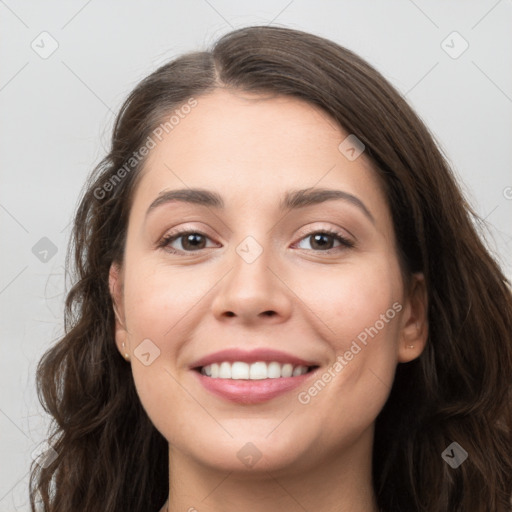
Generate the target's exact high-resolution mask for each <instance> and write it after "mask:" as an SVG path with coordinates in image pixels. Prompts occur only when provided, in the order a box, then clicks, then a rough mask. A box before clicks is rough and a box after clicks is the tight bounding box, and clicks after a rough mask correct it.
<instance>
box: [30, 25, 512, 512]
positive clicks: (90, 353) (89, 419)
mask: <svg viewBox="0 0 512 512" xmlns="http://www.w3.org/2000/svg"><path fill="white" fill-rule="evenodd" d="M217 87H227V88H230V89H238V90H243V91H248V92H255V93H270V94H276V95H290V96H294V97H296V98H301V99H302V100H304V101H306V102H310V103H311V104H314V105H316V106H319V107H321V108H322V109H323V110H324V111H325V112H326V113H328V114H329V115H330V116H332V117H333V118H334V119H335V120H336V121H337V122H338V123H339V125H340V127H342V128H343V129H344V130H345V131H346V132H348V133H351V134H355V135H356V136H357V137H358V138H359V139H360V140H361V141H362V142H363V143H364V145H365V147H366V149H365V153H366V155H367V156H368V157H369V158H370V160H371V162H372V164H373V167H374V169H375V172H376V173H377V174H378V175H379V176H380V177H381V179H382V182H383V184H384V189H385V192H386V195H387V199H388V202H389V206H390V209H391V213H392V218H393V222H394V229H395V232H396V236H397V240H398V251H399V257H400V262H401V266H402V271H403V272H404V274H405V275H410V274H411V273H412V272H418V271H421V272H423V273H424V275H425V279H426V283H427V288H428V297H429V311H428V320H429V338H428V342H427V346H426V348H425V350H424V352H423V353H422V355H421V356H420V357H419V358H417V359H416V360H414V361H412V362H410V363H407V364H399V365H398V367H397V371H396V375H395V381H394V384H393V388H392V390H391V394H390V396H389V398H388V401H387V402H386V404H385V406H384V408H383V410H382V411H381V413H380V414H379V416H378V417H377V421H376V428H375V442H374V452H373V484H374V489H375V492H376V496H377V502H378V504H379V507H380V508H381V509H382V510H384V511H386V512H414V511H425V512H434V511H435V512H463V511H464V512H469V511H471V512H480V511H482V512H483V511H485V512H504V511H510V510H512V506H511V495H512V453H511V447H512V297H511V291H510V288H509V285H508V283H507V281H506V279H505V277H504V275H503V273H502V271H501V270H500V268H499V266H498V265H497V263H496V262H495V260H494V259H493V257H492V256H491V255H490V254H489V252H488V250H487V249H486V248H485V246H484V244H483V243H482V241H481V239H480V237H479V235H478V231H477V229H476V227H475V226H476V225H477V224H478V223H479V219H478V217H477V215H476V214H475V212H474V211H473V210H472V209H471V207H470V206H469V205H468V204H467V202H466V200H465V199H464V197H463V196H462V194H461V192H460V190H459V188H458V186H457V184H456V181H455V179H454V176H453V174H452V172H451V170H450V168H449V166H448V164H447V162H446V160H445V158H444V157H443V155H442V153H441V151H440V150H439V149H438V146H437V145H436V142H435V140H434V138H433V136H432V135H431V134H430V132H429V131H428V129H427V128H426V127H425V126H424V124H423V123H422V121H421V120H420V119H419V118H418V116H417V115H416V114H415V113H414V112H413V110H412V109H411V108H410V107H409V106H408V104H407V103H406V101H405V100H404V99H403V98H402V97H401V95H400V94H399V93H398V92H397V91H396V90H395V89H394V88H393V87H392V86H391V85H390V84H389V83H388V82H387V81H386V80H385V79H384V78H383V76H382V75H381V74H379V73H378V72H377V71H376V70H375V69H374V68H373V67H371V66H370V65H369V64H368V63H366V62H365V61H364V60H362V59H361V58H359V57H358V56H357V55H355V54H354V53H352V52H351V51H349V50H347V49H345V48H343V47H341V46H339V45H337V44H335V43H334V42H331V41H329V40H326V39H323V38H320V37H318V36H315V35H312V34H308V33H305V32H301V31H297V30H291V29H287V28H281V27H273V26H253V27H246V28H242V29H239V30H235V31H233V32H230V33H229V34H227V35H225V36H223V37H222V38H221V39H220V40H219V41H217V42H216V44H215V45H214V46H213V48H212V49H211V51H204V52H193V53H188V54H185V55H183V56H180V57H179V58H177V59H175V60H173V61H171V62H169V63H167V64H165V65H163V66H161V67H160V68H159V69H157V70H156V71H155V72H154V73H152V74H151V75H150V76H148V77H147V78H145V79H144V80H142V81H141V82H140V83H139V85H138V86H137V87H136V88H135V89H134V90H133V92H132V93H131V94H130V95H129V97H128V98H127V100H126V101H125V103H124V104H123V106H122V108H121V110H120V113H119V115H118V117H117V120H116V123H115V126H114V130H113V136H112V147H111V149H110V152H109V154H108V155H107V156H106V157H105V158H104V159H103V160H102V161H101V162H100V163H99V165H98V166H97V167H96V168H95V169H94V171H93V173H92V175H91V176H90V179H89V181H88V183H87V185H86V189H85V191H84V193H83V196H82V199H81V202H80V204H79V206H78V209H77V212H76V216H75V221H74V228H73V235H72V240H71V244H70V249H69V253H68V265H69V268H72V269H73V270H74V272H75V284H74V286H73V287H72V288H71V290H70V291H69V293H68V295H67V300H66V312H65V335H64V337H63V338H62V339H61V340H60V341H59V342H58V343H57V344H56V345H55V346H53V347H52V348H51V349H49V350H48V351H47V352H46V353H45V354H44V356H43V357H42V359H41V361H40V362H39V365H38V369H37V390H38V395H39V400H40V401H41V403H42V405H43V407H44V409H45V410H46V411H47V412H48V413H49V414H50V415H51V416H52V417H53V421H52V425H51V428H52V431H51V433H50V436H49V439H48V442H49V443H50V445H51V446H52V447H53V449H54V450H55V452H56V453H57V457H56V458H55V460H53V461H52V462H51V463H49V464H48V465H46V467H44V465H43V464H41V465H39V464H36V463H35V462H33V463H32V467H31V479H30V494H31V506H32V511H34V510H35V502H36V500H38V501H40V502H41V503H43V507H44V508H42V509H41V510H44V511H45V512H69V511H71V510H80V511H81V512H97V511H98V510H102V511H103V512H121V511H123V512H124V511H126V510H130V511H132V512H148V511H156V510H158V509H159V507H161V506H162V504H163V503H164V502H165V500H166V498H167V495H168V491H169V489H168V476H169V475H168V444H167V441H166V439H165V438H164V437H163V436H162V435H161V434H160V433H159V432H158V431H157V430H156V428H155V427H154V426H153V425H152V423H151V421H150V420H149V418H148V417H147V415H146V413H145V411H144V409H143V407H142V405H141V403H140V400H139V398H138V395H137V393H136V389H135V386H134V382H133V378H132V375H131V369H130V365H128V364H127V363H126V362H125V361H124V360H123V358H122V357H120V354H119V352H118V351H117V348H116V345H115V343H114V313H113V308H112V300H111V296H110V293H109V288H108V273H109V268H110V265H111V263H112V262H122V260H123V250H124V241H125V236H126V230H127V221H128V213H129V210H130V206H131V201H132V197H133V193H134V189H135V187H136V184H137V176H138V175H139V173H140V169H141V168H142V166H143V165H144V162H145V158H141V159H140V160H138V159H135V160H133V161H132V160H131V159H132V158H134V157H133V155H134V154H135V153H137V152H138V151H139V149H140V148H141V147H142V146H143V145H144V144H147V141H148V137H153V138H154V136H155V133H158V132H155V129H157V127H158V126H159V125H160V124H161V123H162V122H163V121H164V120H165V119H167V118H169V116H172V115H173V112H176V111H178V109H180V107H181V106H183V105H186V104H187V102H189V101H190V99H191V98H195V99H198V100H199V101H200V96H201V94H204V93H207V92H210V91H212V90H213V89H215V88H217ZM168 128H169V127H168ZM137 154H139V153H137ZM127 162H131V163H130V165H127ZM121 169H124V172H121V171H120V170H121ZM107 184H109V185H107ZM453 442H456V443H458V445H460V446H461V447H462V448H463V449H464V450H465V451H466V452H467V453H468V458H467V460H465V461H464V462H463V463H462V464H461V465H459V466H458V467H457V468H453V467H451V466H450V465H449V464H447V462H446V461H445V460H444V459H443V456H442V454H443V452H444V451H445V449H446V448H447V447H449V446H450V445H451V443H453Z"/></svg>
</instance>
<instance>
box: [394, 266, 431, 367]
mask: <svg viewBox="0 0 512 512" xmlns="http://www.w3.org/2000/svg"><path fill="white" fill-rule="evenodd" d="M427 339H428V293H427V286H426V282H425V277H424V275H423V274H422V273H417V274H414V275H413V277H412V281H411V286H410V288H409V292H408V297H407V301H406V307H405V308H404V313H403V317H402V328H401V331H400V339H399V345H398V361H399V362H400V363H408V362H409V361H412V360H414V359H416V358H417V357H419V356H420V355H421V353H422V352H423V350H424V349H425V346H426V344H427Z"/></svg>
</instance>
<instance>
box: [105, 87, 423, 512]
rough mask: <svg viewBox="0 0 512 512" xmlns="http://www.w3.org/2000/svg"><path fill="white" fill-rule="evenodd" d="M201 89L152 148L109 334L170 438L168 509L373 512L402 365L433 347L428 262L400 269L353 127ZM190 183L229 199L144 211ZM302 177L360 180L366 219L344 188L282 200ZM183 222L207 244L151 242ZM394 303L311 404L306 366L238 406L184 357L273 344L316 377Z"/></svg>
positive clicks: (301, 108) (354, 188) (281, 104)
mask: <svg viewBox="0 0 512 512" xmlns="http://www.w3.org/2000/svg"><path fill="white" fill-rule="evenodd" d="M196 99H197V100H198V105H197V106H196V107H195V108H194V109H193V110H192V111H191V113H190V114H188V115H187V116H186V117H185V118H184V119H183V120H181V121H180V123H179V124H178V125H177V126H175V128H174V129H173V130H172V131H171V132H170V133H169V134H168V135H166V136H165V138H163V140H162V141H161V142H160V143H158V144H157V146H156V147H155V148H154V149H152V150H151V153H150V155H149V156H148V160H147V161H146V164H145V167H144V170H143V175H142V179H141V181H140V183H139V185H138V186H137V189H136V193H135V196H134V201H133V204H132V208H131V212H130V216H129V225H128V234H127V241H126V248H125V256H124V261H123V262H122V264H121V265H120V266H119V265H117V264H113V265H112V267H111V272H110V289H111V293H112V297H113V299H114V304H115V309H116V314H117V323H116V344H117V347H118V349H119V351H120V353H121V354H125V353H128V354H129V355H130V364H131V366H132V372H133V378H134V382H135V385H136V388H137V392H138V394H139V397H140V400H141V402H142V404H143V406H144V408H145V410H146V411H147V413H148V415H149V417H150V419H151V421H152V422H153V423H154V425H155V427H156V428H157V429H158V430H159V431H160V432H161V433H162V435H164V436H165V438H166V439H167V440H168V442H169V460H170V464H169V475H170V481H169V489H170V493H169V496H170V499H169V511H171V512H173V511H178V510H180V511H185V510H189V511H190V512H193V511H194V510H197V511H198V512H221V511H222V512H235V511H240V510H251V511H252V512H260V511H264V512H269V511H277V510H287V511H290V512H293V511H301V512H302V511H304V510H315V511H316V512H324V511H325V512H327V511H329V512H332V511H351V512H374V511H376V510H377V507H376V504H375V497H374V492H373V488H372V484H371V467H372V466H371V453H372V446H373V435H374V422H375V419H376V417H377V415H378V414H379V412H380V410H381V409H382V407H383V406H384V404H385V402H386V399H387V397H388V395H389V391H390V386H391V384H392V382H393V378H394V373H395V369H396V366H397V364H398V363H406V362H408V361H411V360H413V359H415V358H417V357H418V356H419V355H420V354H421V352H422V351H423V349H424V346H425V343H426V338H427V330H428V326H427V323H426V309H427V298H426V291H425V285H424V280H423V276H422V275H421V274H417V275H414V276H412V278H411V282H410V283H408V284H405V283H404V282H403V280H402V276H401V272H400V266H399V262H398V257H397V252H396V247H395V234H394V229H393V224H392V219H391V214H390V210H389V208H388V205H387V202H386V197H385V195H384V192H383V190H382V187H381V184H380V182H379V178H378V176H377V174H376V172H375V171H374V170H373V169H372V167H371V165H370V163H369V161H368V160H367V158H366V156H365V154H364V153H363V154H362V155H361V156H360V157H359V158H357V159H356V160H354V161H349V160H348V159H347V158H346V157H345V156H344V155H343V154H342V153H341V152H340V151H339V149H338V146H339V144H340V143H341V142H342V141H343V140H344V139H345V137H346V136H347V135H348V134H347V133H344V132H343V130H341V129H340V128H339V127H338V126H337V125H336V123H335V122H334V120H333V119H331V118H330V117H329V116H327V114H325V113H324V112H323V111H321V110H320V109H318V108H317V107H315V106H312V105H309V104H307V103H305V102H303V101H301V100H299V99H295V98H289V97H280V96H273V97H263V96H257V95H254V94H248V93H241V92H240V91H237V92H234V91H229V90H225V89H217V90H216V91H215V92H213V93H210V94H208V95H204V96H200V97H197V98H196ZM188 187H200V188H204V189H208V190H212V191H215V192H217V193H219V194H221V195H222V197H223V199H224V202H225V203H226V206H225V210H216V209H214V208H212V207H206V206H203V205H195V204H186V203H183V202H172V203H167V204H164V205H161V206H159V207H157V208H155V209H153V210H152V211H151V213H150V214H149V215H148V216H147V218H146V217H145V216H146V211H147V210H148V208H149V205H150V204H151V203H152V202H153V201H154V200H155V198H156V197H157V196H158V195H159V193H160V192H162V191H164V190H172V189H180V188H188ZM308 187H315V188H320V187H321V188H332V189H337V190H343V191H345V192H348V193H350V194H353V195H354V196H356V197H357V198H359V199H360V200H361V201H362V202H363V203H364V204H365V205H366V207H367V209H368V211H369V212H370V213H371V215H372V217H373V219H374V222H372V220H370V219H369V218H368V217H367V216H366V215H365V214H364V212H363V211H362V210H361V209H360V208H358V207H357V206H355V205H353V204H352V203H350V202H348V201H342V200H330V201H327V202H324V203H321V204H318V205H313V206H307V207H304V208H300V209H298V210H296V211H284V212H283V211H280V210H279V202H280V200H281V198H282V196H283V195H284V193H285V192H287V191H289V190H292V189H298V188H308ZM177 227H183V228H185V227H186V228H187V229H190V230H191V231H195V232H197V231H199V232H201V233H204V234H205V235H206V238H204V239H203V238H201V239H200V241H202V243H203V246H201V247H204V248H202V249H194V246H192V247H191V245H190V244H189V245H187V237H181V238H178V239H176V240H174V241H173V242H171V243H170V246H171V248H174V249H175V250H177V251H178V252H179V251H181V254H172V253H171V252H169V251H166V250H165V248H158V247H157V243H158V242H159V241H160V240H161V239H162V237H164V236H165V235H166V234H170V233H173V230H174V229H175V228H177ZM323 229H324V230H325V229H333V230H336V231H338V232H340V234H342V235H343V236H344V237H346V238H348V239H349V240H351V241H352V242H353V243H354V247H345V246H342V245H340V243H339V242H338V241H336V239H335V238H331V237H329V236H327V238H326V240H325V241H324V242H325V244H324V246H319V245H318V244H315V240H314V239H313V238H312V237H311V236H310V235H311V234H315V233H322V230H323ZM249 235H250V236H252V237H253V238H254V239H255V240H256V241H257V242H258V243H259V244H260V246H261V247H262V248H263V252H262V254H261V255H260V256H259V257H258V258H257V259H256V260H255V261H254V262H252V263H250V264H249V263H247V262H246V261H245V260H244V259H243V258H242V257H240V256H239V254H238V253H237V252H236V248H237V246H238V245H239V244H240V242H242V240H244V239H245V238H246V237H247V236H249ZM322 247H323V248H322ZM329 248H331V250H329V252H326V251H327V250H328V249H329ZM186 249H188V252H185V251H186ZM394 303H398V304H399V305H400V306H402V307H401V310H400V311H399V312H398V313H396V315H395V316H394V318H393V319H392V320H390V321H388V322H387V323H385V324H384V327H383V328H381V329H380V330H379V331H378V334H377V335H375V336H374V337H373V338H368V343H367V345H366V346H363V345H361V346H362V349H361V351H360V352H358V353H357V355H354V357H353V359H352V360H351V361H348V362H347V365H346V366H345V367H344V368H343V370H342V371H340V372H338V373H337V375H336V376H335V378H333V379H332V380H331V381H330V382H329V383H328V384H327V385H326V386H325V387H324V388H323V389H322V390H321V391H320V392H319V393H318V394H317V395H316V396H314V397H311V400H310V401H309V403H307V404H303V403H300V402H299V401H298V398H297V395H298V393H299V392H301V391H304V390H305V391H307V390H308V389H309V388H310V387H311V386H312V384H313V382H312V381H311V380H310V381H307V383H306V384H305V385H304V386H302V387H300V388H299V389H296V390H293V391H291V392H288V393H285V394H284V395H281V396H278V397H276V398H274V399H272V400H269V401H267V402H264V403H261V404H252V405H240V404H236V403H232V402H228V401H227V400H224V399H222V398H220V397H217V396H215V395H212V394H211V393H209V392H208V391H207V390H206V389H205V388H204V387H203V386H202V385H201V384H200V383H199V382H198V380H197V378H196V376H195V375H193V373H192V371H191V370H190V369H189V365H190V364H191V363H192V362H194V361H195V360H197V359H198V358H199V357H202V356H205V355H207V354H210V353H212V352H216V351H218V350H221V349H224V348H231V347H240V348H246V349H248V350H249V349H253V348H259V347H271V348H275V349H278V350H282V351H285V352H289V353H292V354H295V355H297V356H299V357H302V358H304V359H307V360H314V361H318V362H319V364H320V366H321V368H320V370H319V372H320V375H321V374H322V373H324V372H325V371H327V369H328V368H329V367H332V365H333V363H334V362H335V361H336V357H337V356H339V355H341V356H343V354H345V353H346V351H347V350H349V349H350V346H351V343H352V342H353V340H355V339H356V338H357V336H358V335H359V334H360V333H361V332H363V331H364V330H365V328H368V327H370V326H374V325H375V324H376V321H377V320H379V319H380V318H381V315H382V314H385V313H386V311H388V310H389V309H390V308H392V305H393V304H394ZM268 311H272V312H273V314H271V315H270V314H266V313H265V312H268ZM144 339H150V340H151V342H152V343H154V345H155V346H157V347H158V349H159V350H160V355H159V356H158V357H157V358H156V359H154V361H153V362H152V363H151V364H150V365H148V366H146V365H144V364H142V363H141V361H140V360H139V358H138V357H136V352H135V353H134V351H136V349H137V346H138V345H139V344H140V343H141V341H142V340H144ZM123 343H124V346H123ZM411 346H413V348H411ZM248 442H251V443H253V444H254V445H255V446H256V447H257V449H258V451H259V452H260V453H261V458H260V459H259V460H258V461H257V463H256V464H254V465H253V466H252V467H247V466H246V465H245V464H243V463H242V462H241V460H240V459H239V458H238V457H237V452H238V451H239V450H240V449H241V448H242V447H244V445H245V444H246V443H248ZM162 510H165V506H164V508H163V509H162Z"/></svg>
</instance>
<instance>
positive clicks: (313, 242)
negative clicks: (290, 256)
mask: <svg viewBox="0 0 512 512" xmlns="http://www.w3.org/2000/svg"><path fill="white" fill-rule="evenodd" d="M304 240H308V241H309V243H310V247H311V249H312V250H314V251H328V250H330V249H339V248H340V247H353V246H354V243H353V242H352V241H350V240H348V239H346V238H345V237H344V236H343V235H341V233H337V232H335V231H325V230H324V231H316V232H314V233H310V234H309V235H307V236H305V237H303V238H302V239H301V240H300V242H299V244H300V243H301V242H302V241H304ZM336 242H338V244H339V245H338V246H336V247H335V246H334V244H335V243H336ZM299 248H300V249H308V248H307V247H300V245H299Z"/></svg>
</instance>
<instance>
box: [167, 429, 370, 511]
mask: <svg viewBox="0 0 512 512" xmlns="http://www.w3.org/2000/svg"><path fill="white" fill-rule="evenodd" d="M372 441H373V429H369V430H368V431H367V432H365V433H364V434H363V435H362V436H361V437H360V438H359V440H358V441H357V442H356V443H354V444H352V445H351V446H350V447H348V448H347V447H345V448H343V449H340V450H338V451H334V450H332V451H331V453H330V454H329V455H328V457H323V458H322V459H321V460H320V459H317V460H314V456H315V454H311V453H309V454H307V455H304V456H303V457H301V458H300V460H297V461H296V462H295V463H290V464H289V465H287V466H286V467H266V468H265V467H263V466H264V465H263V464H261V465H260V468H258V465H255V466H254V467H253V468H251V469H250V470H245V471H241V470H240V469H239V468H238V467H237V466H235V467H234V468H233V467H228V466H227V467H225V468H223V469H222V470H220V469H219V468H216V467H215V468H214V467H212V466H205V465H204V464H203V463H201V461H198V460H197V459H194V458H192V457H190V456H188V455H186V454H184V453H183V452H181V451H179V450H176V449H170V451H169V475H170V479H169V489H170V492H169V496H170V499H169V501H168V504H169V512H178V511H188V512H239V511H240V510H251V512H274V511H280V510H287V511H295V510H296V511H297V512H299V511H300V512H303V511H304V510H315V512H334V511H336V512H377V511H378V508H377V505H376V500H375V495H374V491H373V485H372V475H371V464H372V460H371V457H372V453H371V451H372V444H373V442H372ZM308 459H309V460H308ZM166 506H167V504H166V505H164V508H163V509H162V512H166Z"/></svg>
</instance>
